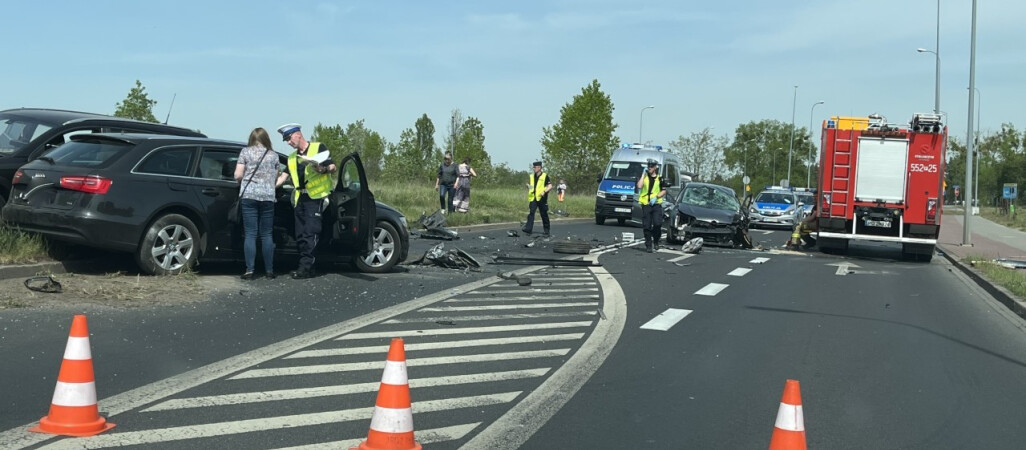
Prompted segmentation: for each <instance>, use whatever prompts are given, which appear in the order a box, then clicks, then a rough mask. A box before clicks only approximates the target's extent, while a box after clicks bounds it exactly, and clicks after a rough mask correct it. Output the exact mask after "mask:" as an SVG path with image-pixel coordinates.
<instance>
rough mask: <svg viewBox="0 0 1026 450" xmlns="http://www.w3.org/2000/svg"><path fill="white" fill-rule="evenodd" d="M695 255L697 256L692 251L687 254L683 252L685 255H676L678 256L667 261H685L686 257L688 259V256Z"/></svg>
mask: <svg viewBox="0 0 1026 450" xmlns="http://www.w3.org/2000/svg"><path fill="white" fill-rule="evenodd" d="M694 256H695V255H694V254H692V253H685V254H683V255H681V256H678V257H676V258H673V259H668V260H666V262H677V261H683V260H685V259H688V258H691V257H694Z"/></svg>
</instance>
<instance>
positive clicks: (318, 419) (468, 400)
mask: <svg viewBox="0 0 1026 450" xmlns="http://www.w3.org/2000/svg"><path fill="white" fill-rule="evenodd" d="M520 394H521V393H520V392H504V393H501V394H490V395H476V396H471V397H456V398H447V399H441V400H426V401H418V402H417V412H418V413H425V412H437V411H449V410H453V409H462V408H477V407H482V406H488V405H498V404H503V403H509V402H512V401H513V400H515V399H516V398H517V397H518V396H520ZM373 413H374V407H369V408H357V409H345V410H341V411H327V412H320V413H310V414H295V415H290V416H278V417H264V418H260V419H248V420H237V421H232V422H219V423H205V424H198V425H189V426H182V427H171V428H157V429H151V430H143V431H126V432H121V433H113V434H102V435H98V436H92V437H87V438H77V439H64V440H60V441H57V442H54V443H53V444H51V445H47V446H45V447H43V448H45V449H53V450H57V449H94V448H104V447H113V446H127V445H144V444H155V443H158V442H174V441H182V440H186V439H198V438H209V437H217V436H230V435H236V434H242V433H253V432H258V431H273V430H278V429H281V428H296V427H306V426H314V425H325V424H332V423H339V422H351V421H357V420H366V419H367V417H370V416H371V415H373ZM353 439H359V438H358V437H355V436H354V437H353Z"/></svg>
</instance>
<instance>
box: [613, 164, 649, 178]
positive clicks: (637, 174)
mask: <svg viewBox="0 0 1026 450" xmlns="http://www.w3.org/2000/svg"><path fill="white" fill-rule="evenodd" d="M644 171H645V167H644V166H642V165H641V163H640V162H628V161H611V162H610V163H609V167H607V168H606V176H605V177H604V178H605V179H607V180H623V181H637V179H638V178H641V173H642V172H644Z"/></svg>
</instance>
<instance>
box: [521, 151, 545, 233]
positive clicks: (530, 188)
mask: <svg viewBox="0 0 1026 450" xmlns="http://www.w3.org/2000/svg"><path fill="white" fill-rule="evenodd" d="M532 168H533V169H534V173H532V174H531V176H530V178H528V182H527V201H529V202H531V203H530V206H529V207H530V208H531V212H530V213H528V214H527V223H526V224H524V228H523V229H522V230H521V231H523V232H524V233H527V234H531V231H532V230H534V211H535V210H538V212H539V213H541V221H542V227H544V228H545V235H546V236H548V235H549V191H551V190H552V180H550V179H549V175H548V174H546V173H545V172H542V163H541V161H535V162H534V165H533V167H532Z"/></svg>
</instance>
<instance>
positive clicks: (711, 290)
mask: <svg viewBox="0 0 1026 450" xmlns="http://www.w3.org/2000/svg"><path fill="white" fill-rule="evenodd" d="M727 286H730V285H729V284H720V283H709V284H707V285H705V287H704V288H702V289H699V290H698V291H696V292H695V295H708V296H713V295H716V294H719V293H720V291H722V290H724V289H726V288H727Z"/></svg>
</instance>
